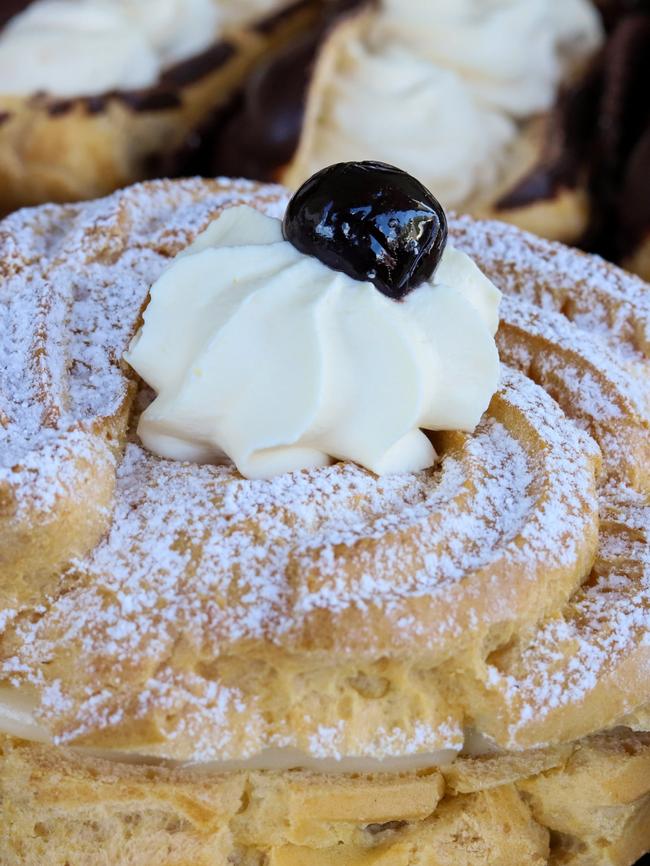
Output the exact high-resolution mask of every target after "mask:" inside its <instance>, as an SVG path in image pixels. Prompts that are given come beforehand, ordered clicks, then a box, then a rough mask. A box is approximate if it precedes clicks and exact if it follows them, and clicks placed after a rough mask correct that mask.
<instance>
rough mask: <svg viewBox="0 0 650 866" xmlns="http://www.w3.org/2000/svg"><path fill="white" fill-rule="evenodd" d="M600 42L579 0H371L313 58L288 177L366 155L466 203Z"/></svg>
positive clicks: (506, 162) (505, 162)
mask: <svg viewBox="0 0 650 866" xmlns="http://www.w3.org/2000/svg"><path fill="white" fill-rule="evenodd" d="M601 41H602V27H601V24H600V21H599V18H598V14H597V12H596V10H595V8H594V7H593V5H592V3H591V2H590V0H409V2H408V3H404V2H403V0H382V3H381V5H380V8H379V11H378V12H377V13H376V14H375V15H374V17H373V18H372V20H371V23H370V25H369V26H367V25H366V24H365V23H364V25H363V26H362V27H360V28H359V30H358V31H355V29H354V28H349V29H348V30H347V31H345V32H343V31H342V32H341V34H340V36H339V37H336V38H334V39H333V40H332V42H331V46H330V48H329V50H328V53H327V55H324V56H326V61H327V63H326V64H325V63H323V65H322V77H321V78H320V79H319V81H320V82H321V86H320V87H314V88H313V89H312V92H311V98H312V100H313V103H312V110H310V111H309V112H308V117H309V118H312V119H313V127H311V126H310V128H309V134H308V135H307V134H306V135H305V137H304V139H303V146H302V148H301V151H300V152H299V162H300V166H299V169H298V172H299V175H300V176H299V177H298V176H295V177H292V179H291V182H292V183H294V184H295V183H297V182H299V181H302V180H304V179H305V178H306V177H308V176H309V175H310V174H312V173H313V172H315V171H317V170H318V169H320V168H323V166H326V165H329V164H331V163H333V162H343V161H347V160H360V159H378V160H382V161H384V162H388V163H391V164H393V165H399V166H400V167H401V168H404V169H406V170H407V171H409V172H410V173H411V174H414V175H415V176H416V177H418V178H419V179H420V180H421V181H422V182H423V183H424V184H425V185H426V186H428V187H429V188H430V189H431V190H432V191H433V192H434V194H435V195H436V196H438V198H439V199H440V200H441V201H442V203H443V204H444V205H445V206H446V207H448V208H471V207H472V204H473V203H474V202H475V201H476V200H477V199H480V198H482V197H484V196H490V195H491V194H493V192H494V190H496V189H499V188H500V185H501V184H502V183H503V180H504V178H506V177H508V174H509V172H511V171H512V163H513V160H516V159H517V158H518V151H517V146H518V145H519V144H520V135H521V123H522V121H527V120H529V119H530V118H532V117H534V116H535V115H536V114H538V113H539V112H544V111H547V110H548V109H550V107H551V106H552V104H553V102H554V100H555V97H556V93H557V89H558V86H559V85H560V83H561V82H562V81H563V80H564V79H565V78H566V76H567V75H568V74H569V72H570V71H571V70H572V69H573V68H574V67H575V66H576V65H578V64H579V63H581V62H583V61H584V59H585V58H587V57H589V56H590V55H591V54H592V53H593V52H594V51H595V50H596V48H597V47H598V46H599V44H600V43H601Z"/></svg>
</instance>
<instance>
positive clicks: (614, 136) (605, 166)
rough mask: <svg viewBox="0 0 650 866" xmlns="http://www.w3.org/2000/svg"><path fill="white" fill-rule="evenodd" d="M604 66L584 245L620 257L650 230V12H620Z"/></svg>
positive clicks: (636, 244) (624, 255)
mask: <svg viewBox="0 0 650 866" xmlns="http://www.w3.org/2000/svg"><path fill="white" fill-rule="evenodd" d="M649 11H650V10H649ZM600 67H601V76H602V77H601V90H600V100H599V104H598V111H597V115H596V118H595V121H594V125H593V130H592V134H593V140H594V146H593V153H592V160H591V163H590V192H591V195H592V198H593V201H594V204H595V207H594V209H593V219H592V223H591V226H590V228H589V232H588V235H587V238H586V239H585V246H586V248H587V249H589V250H594V251H597V252H599V253H601V254H602V255H605V256H606V257H607V258H611V259H614V260H620V259H622V258H625V257H626V256H627V255H629V254H631V253H632V252H634V250H635V248H636V247H637V246H638V244H639V243H640V242H641V241H642V240H643V239H644V238H645V237H646V236H648V234H650V199H649V192H650V183H649V180H648V176H649V174H650V145H649V144H648V141H649V140H650V101H648V95H647V92H648V83H649V82H650V14H644V13H636V14H627V15H626V14H623V15H622V16H621V18H620V20H619V21H618V24H616V25H615V26H614V27H613V30H612V33H611V36H610V38H609V40H608V43H607V46H606V48H605V51H604V52H603V54H602V57H601V61H600Z"/></svg>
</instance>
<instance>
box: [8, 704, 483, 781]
mask: <svg viewBox="0 0 650 866" xmlns="http://www.w3.org/2000/svg"><path fill="white" fill-rule="evenodd" d="M35 709H36V701H35V700H34V698H33V697H32V696H30V695H29V694H28V693H26V692H24V691H21V690H20V689H12V688H6V687H2V688H0V733H2V734H8V735H9V736H12V737H17V738H19V739H23V740H28V741H31V742H37V743H49V744H52V745H53V744H54V740H53V738H52V736H51V735H50V733H49V732H48V731H47V730H46V729H45V728H44V727H43V726H42V725H40V724H39V723H38V722H36V720H35V719H34V712H35ZM73 748H74V749H75V751H78V752H80V753H83V754H88V755H92V756H94V757H98V758H104V759H106V760H112V761H119V762H122V763H144V764H146V763H153V764H156V763H160V762H161V759H160V758H157V757H156V756H153V755H151V754H147V753H146V752H137V751H132V752H123V751H120V750H109V749H90V748H85V747H84V748H79V747H73ZM460 751H461V750H460V749H439V750H437V751H433V752H422V753H418V754H410V755H401V756H395V757H389V758H383V759H377V758H367V757H360V756H358V755H342V756H338V757H336V758H314V757H312V756H311V755H308V754H306V753H305V752H302V751H300V750H299V749H294V748H269V749H264V750H262V751H261V752H259V753H258V754H257V755H253V756H252V757H250V758H247V759H245V760H241V761H197V762H191V763H188V762H180V761H164V763H166V764H174V765H182V766H184V767H186V768H191V769H195V770H196V771H197V772H201V773H204V772H207V773H232V772H237V771H246V770H248V771H256V770H269V771H276V772H283V771H285V770H292V769H304V770H312V771H313V772H318V773H327V774H333V773H334V774H335V773H407V772H414V771H416V770H420V769H425V768H428V767H444V766H447V765H449V764H451V763H452V762H453V761H454V759H455V758H456V757H457V756H458V754H459V753H460ZM462 752H463V754H466V755H481V754H488V753H490V754H491V753H494V752H495V749H494V747H493V746H491V744H490V743H489V741H488V740H486V739H485V738H484V737H482V736H481V735H480V734H477V733H476V732H473V731H469V730H468V731H467V732H466V736H465V745H464V747H463V749H462Z"/></svg>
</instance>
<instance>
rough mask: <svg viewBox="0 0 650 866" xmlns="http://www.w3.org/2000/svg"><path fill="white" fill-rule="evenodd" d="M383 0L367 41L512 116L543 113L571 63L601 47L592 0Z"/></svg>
mask: <svg viewBox="0 0 650 866" xmlns="http://www.w3.org/2000/svg"><path fill="white" fill-rule="evenodd" d="M408 6H409V9H408V14H405V9H404V3H403V2H401V0H383V12H382V14H381V16H380V17H379V19H378V21H377V27H376V30H375V32H374V33H373V34H372V38H373V39H374V40H376V41H378V42H380V43H383V42H386V41H392V42H395V41H397V42H401V43H402V44H404V45H405V46H406V47H408V48H409V49H411V50H412V51H413V52H415V53H416V54H417V55H418V56H420V57H422V58H426V59H427V60H428V61H430V62H431V63H433V64H434V65H436V66H439V67H442V68H444V69H448V70H452V71H453V72H455V73H456V74H457V75H458V76H459V78H460V79H461V80H462V82H463V84H464V85H465V86H466V87H467V88H469V89H470V90H471V91H472V92H473V93H474V94H475V95H476V96H477V97H479V98H480V99H481V100H482V101H483V102H484V103H485V104H487V105H490V106H492V107H493V108H496V109H498V110H501V111H505V112H509V113H511V114H512V115H515V116H517V117H526V116H529V115H531V114H535V113H536V112H538V111H544V110H545V109H547V108H548V107H549V106H550V105H551V103H552V102H553V100H554V98H555V93H556V90H557V87H558V84H559V83H560V80H561V78H562V76H563V75H564V74H565V73H566V71H567V69H566V66H567V63H568V62H569V59H571V61H572V62H573V61H575V60H577V59H584V57H585V56H588V55H589V54H591V53H592V52H593V51H594V50H595V49H596V48H597V47H598V45H599V44H600V40H601V25H600V21H599V17H598V12H597V11H596V8H595V6H594V4H593V3H592V2H591V0H491V2H489V3H486V2H485V0H434V2H431V0H411V2H410V3H409V4H408Z"/></svg>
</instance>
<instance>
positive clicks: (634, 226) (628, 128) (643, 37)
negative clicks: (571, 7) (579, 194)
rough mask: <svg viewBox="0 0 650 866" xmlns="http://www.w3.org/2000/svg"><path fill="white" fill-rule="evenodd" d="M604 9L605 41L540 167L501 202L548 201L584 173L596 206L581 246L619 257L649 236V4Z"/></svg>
mask: <svg viewBox="0 0 650 866" xmlns="http://www.w3.org/2000/svg"><path fill="white" fill-rule="evenodd" d="M642 8H643V9H645V11H638V10H641V9H642ZM633 9H636V10H637V11H631V10H633ZM602 11H603V16H604V20H605V23H606V26H607V27H608V29H609V37H608V39H607V42H606V45H605V47H604V48H603V49H602V51H601V52H600V53H599V54H598V55H597V56H596V57H595V58H594V61H593V63H592V64H591V66H590V68H589V70H588V71H587V72H586V73H585V75H584V76H583V77H582V78H581V79H580V80H579V81H578V82H576V83H574V84H573V85H572V87H571V88H570V89H569V90H567V91H566V92H565V93H563V94H562V95H561V97H560V100H559V102H558V105H557V107H556V109H555V113H554V116H553V119H552V122H551V129H550V135H549V139H548V142H547V146H546V148H545V151H544V154H543V158H542V160H541V162H540V165H539V166H538V167H537V168H536V169H535V170H534V171H533V172H532V173H531V174H530V175H528V176H527V177H525V178H524V179H523V180H522V181H521V183H520V184H519V185H518V186H517V187H516V188H515V189H513V190H512V191H511V192H509V193H508V195H507V196H505V197H504V198H503V199H501V201H500V202H499V203H498V205H497V206H498V207H499V208H503V209H506V208H516V207H524V206H526V205H530V204H533V203H534V202H536V201H542V200H545V199H551V198H553V197H554V196H555V194H556V193H557V191H558V190H559V189H562V188H569V189H571V188H575V187H576V186H577V185H578V184H579V182H580V181H581V177H582V178H585V177H586V181H587V184H588V192H589V195H590V198H591V202H592V208H591V220H590V225H589V227H588V230H587V234H586V235H585V237H584V238H583V239H582V242H581V246H583V247H584V248H585V249H587V250H589V251H590V252H597V253H599V254H600V255H603V256H605V257H606V258H609V259H612V260H613V261H621V260H624V259H625V258H626V257H627V256H629V255H630V254H631V253H633V252H634V250H635V249H636V248H637V247H638V245H639V244H640V243H641V242H642V241H643V240H644V239H645V238H647V237H648V236H650V101H649V100H648V96H647V93H648V84H649V83H650V14H649V13H650V2H634V0H628V2H624V0H616V2H610V3H607V4H604V5H603V6H602Z"/></svg>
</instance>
